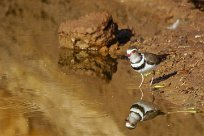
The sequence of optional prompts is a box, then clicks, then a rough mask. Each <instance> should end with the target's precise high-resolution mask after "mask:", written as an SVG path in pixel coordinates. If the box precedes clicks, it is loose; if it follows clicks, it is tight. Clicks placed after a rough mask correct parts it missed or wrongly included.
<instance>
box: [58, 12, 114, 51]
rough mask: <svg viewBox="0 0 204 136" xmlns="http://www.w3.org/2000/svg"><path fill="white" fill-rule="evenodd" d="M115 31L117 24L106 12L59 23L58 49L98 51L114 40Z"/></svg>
mask: <svg viewBox="0 0 204 136" xmlns="http://www.w3.org/2000/svg"><path fill="white" fill-rule="evenodd" d="M117 30H118V27H117V24H115V23H114V22H113V19H112V16H111V15H110V14H108V13H107V12H100V13H92V14H89V15H87V16H84V17H81V18H79V19H78V20H68V21H66V22H63V23H61V25H60V27H59V30H58V34H59V43H60V47H66V48H70V49H89V50H98V49H100V48H101V47H104V46H110V44H111V43H113V42H114V41H115V40H116V38H115V34H116V32H117Z"/></svg>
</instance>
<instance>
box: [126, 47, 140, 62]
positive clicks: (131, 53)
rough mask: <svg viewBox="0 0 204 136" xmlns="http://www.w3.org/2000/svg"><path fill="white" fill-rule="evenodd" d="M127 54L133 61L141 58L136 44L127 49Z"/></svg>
mask: <svg viewBox="0 0 204 136" xmlns="http://www.w3.org/2000/svg"><path fill="white" fill-rule="evenodd" d="M127 56H128V58H129V59H130V61H131V62H133V63H134V62H138V61H140V60H141V54H140V53H139V52H138V50H137V48H136V47H135V46H131V47H129V48H128V49H127Z"/></svg>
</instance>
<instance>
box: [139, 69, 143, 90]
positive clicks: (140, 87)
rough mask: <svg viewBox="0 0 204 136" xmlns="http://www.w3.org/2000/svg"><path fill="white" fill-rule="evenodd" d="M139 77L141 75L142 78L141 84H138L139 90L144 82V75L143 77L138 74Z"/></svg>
mask: <svg viewBox="0 0 204 136" xmlns="http://www.w3.org/2000/svg"><path fill="white" fill-rule="evenodd" d="M140 75H141V77H142V81H141V83H140V85H139V88H141V86H142V83H143V82H144V75H143V74H142V73H140Z"/></svg>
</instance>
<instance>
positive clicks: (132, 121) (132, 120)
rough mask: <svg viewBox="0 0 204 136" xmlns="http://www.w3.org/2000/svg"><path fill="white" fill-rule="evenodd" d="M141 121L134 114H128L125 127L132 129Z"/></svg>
mask: <svg viewBox="0 0 204 136" xmlns="http://www.w3.org/2000/svg"><path fill="white" fill-rule="evenodd" d="M140 120H141V117H140V116H139V115H138V114H136V113H134V112H130V114H129V116H128V117H127V118H126V119H125V126H126V127H127V128H129V129H134V128H135V127H136V125H137V122H138V121H140Z"/></svg>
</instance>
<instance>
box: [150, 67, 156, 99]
mask: <svg viewBox="0 0 204 136" xmlns="http://www.w3.org/2000/svg"><path fill="white" fill-rule="evenodd" d="M154 75H155V71H154V70H153V71H152V79H151V81H150V84H149V86H150V91H151V93H152V102H154V100H155V97H154V92H153V91H152V83H153V81H154Z"/></svg>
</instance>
